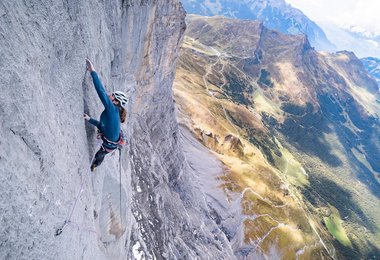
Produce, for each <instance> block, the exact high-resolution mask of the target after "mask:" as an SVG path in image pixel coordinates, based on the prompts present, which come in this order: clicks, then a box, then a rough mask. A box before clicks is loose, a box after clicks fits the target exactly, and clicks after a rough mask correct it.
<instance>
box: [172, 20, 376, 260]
mask: <svg viewBox="0 0 380 260" xmlns="http://www.w3.org/2000/svg"><path fill="white" fill-rule="evenodd" d="M187 22H188V28H187V32H186V37H185V42H184V45H183V47H182V51H181V55H180V62H179V68H178V69H177V74H176V79H175V85H174V86H175V92H174V93H175V98H176V103H177V105H178V107H179V111H180V113H179V118H180V120H181V122H182V124H183V125H185V126H186V127H187V128H189V129H190V130H191V131H192V132H193V134H194V135H195V136H197V138H198V139H199V140H200V141H201V142H203V144H204V145H205V146H207V147H208V148H209V149H211V150H213V151H214V152H216V154H217V155H218V157H219V159H220V160H221V161H222V162H223V163H224V164H225V165H226V167H227V168H228V169H229V170H228V171H227V172H226V174H225V175H223V176H220V177H219V180H220V182H221V184H220V185H221V187H222V188H223V189H224V191H225V194H226V197H227V198H228V199H229V201H230V203H231V207H232V208H235V207H240V210H241V213H242V215H243V216H244V217H242V218H240V217H239V218H238V219H239V220H240V221H241V223H242V225H241V226H240V227H239V228H237V229H236V225H233V226H232V227H235V228H231V225H230V224H229V221H228V220H224V219H223V218H222V220H221V222H220V224H219V225H220V226H221V228H222V230H225V233H226V234H227V236H228V237H229V239H230V241H231V243H232V247H233V249H234V252H235V255H236V256H238V257H248V256H252V257H265V256H266V257H268V256H269V255H273V254H274V255H277V256H280V255H281V256H283V257H284V258H285V259H294V258H298V257H304V258H305V259H310V258H316V259H320V258H322V257H328V255H330V256H331V257H336V258H347V259H349V258H351V259H352V258H370V257H374V256H378V255H379V254H380V251H379V248H380V240H379V227H380V219H379V217H378V216H379V213H380V212H379V211H378V207H377V206H376V205H379V203H380V198H379V195H378V194H380V193H379V191H380V182H379V180H380V176H379V174H380V169H379V167H380V165H379V164H378V162H379V161H380V157H379V151H380V149H379V148H380V143H379V141H378V138H377V137H376V136H378V134H379V133H380V124H379V115H380V106H379V105H380V104H378V103H377V102H375V100H376V99H377V98H378V87H377V84H376V82H375V81H374V80H373V79H372V78H370V77H369V76H368V75H367V74H366V72H365V69H364V67H363V65H362V63H361V62H360V60H358V59H357V58H356V57H355V56H354V55H353V54H352V53H350V52H339V53H336V54H328V53H318V52H316V51H315V50H313V49H312V48H311V47H310V44H309V43H308V41H307V39H306V37H305V36H302V35H298V36H289V35H283V34H281V33H278V32H276V31H272V30H268V29H266V28H265V27H264V26H263V25H262V24H261V23H260V22H255V21H239V20H234V19H227V18H222V17H211V18H207V17H199V16H188V18H187ZM239 198H240V199H239ZM285 205H286V206H285ZM258 216H266V217H267V218H264V219H262V221H263V222H261V221H260V223H259V222H257V221H258V219H257V217H258ZM288 228H290V230H291V232H290V231H289V230H288V231H286V230H287V229H288ZM290 234H291V235H290ZM334 237H335V238H336V239H334ZM295 241H298V242H295ZM285 245H294V247H291V248H290V247H287V246H285ZM333 248H335V249H333ZM334 252H335V253H334Z"/></svg>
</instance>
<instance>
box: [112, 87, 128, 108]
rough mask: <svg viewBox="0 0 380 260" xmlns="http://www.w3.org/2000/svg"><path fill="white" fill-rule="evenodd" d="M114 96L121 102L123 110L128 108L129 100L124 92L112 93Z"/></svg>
mask: <svg viewBox="0 0 380 260" xmlns="http://www.w3.org/2000/svg"><path fill="white" fill-rule="evenodd" d="M112 95H113V96H114V97H115V99H116V100H117V101H119V102H120V105H121V107H122V108H126V107H127V103H128V98H127V95H125V93H124V92H121V91H115V92H113V93H112Z"/></svg>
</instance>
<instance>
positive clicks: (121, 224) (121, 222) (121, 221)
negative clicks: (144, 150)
mask: <svg viewBox="0 0 380 260" xmlns="http://www.w3.org/2000/svg"><path fill="white" fill-rule="evenodd" d="M119 181H120V227H121V228H123V217H122V214H121V213H122V211H121V149H120V148H119Z"/></svg>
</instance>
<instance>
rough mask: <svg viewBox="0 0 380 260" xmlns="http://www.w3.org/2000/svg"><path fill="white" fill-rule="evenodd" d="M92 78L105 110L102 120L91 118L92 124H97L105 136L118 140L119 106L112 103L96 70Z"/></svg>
mask: <svg viewBox="0 0 380 260" xmlns="http://www.w3.org/2000/svg"><path fill="white" fill-rule="evenodd" d="M91 76H92V80H93V82H94V85H95V89H96V92H97V93H98V96H99V98H100V100H101V101H102V103H103V105H104V108H105V109H104V111H103V112H102V114H101V115H100V121H97V120H95V119H93V118H91V119H90V120H89V122H90V123H91V124H93V125H94V126H96V127H97V128H98V129H99V130H100V131H101V132H102V133H103V134H104V136H105V137H106V138H107V139H108V140H110V141H113V142H117V141H118V140H119V137H120V114H119V113H120V112H119V108H118V107H117V106H116V105H115V104H114V103H112V101H111V100H110V98H109V97H108V95H107V92H106V90H105V89H104V86H103V84H102V82H101V81H100V79H99V77H98V74H97V73H96V72H95V71H92V72H91Z"/></svg>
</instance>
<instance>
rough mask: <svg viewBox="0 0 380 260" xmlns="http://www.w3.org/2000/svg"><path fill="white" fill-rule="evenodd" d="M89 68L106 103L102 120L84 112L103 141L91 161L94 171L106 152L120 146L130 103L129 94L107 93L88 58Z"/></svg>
mask: <svg viewBox="0 0 380 260" xmlns="http://www.w3.org/2000/svg"><path fill="white" fill-rule="evenodd" d="M86 67H87V70H88V71H89V72H90V73H91V76H92V80H93V82H94V85H95V89H96V92H97V93H98V96H99V98H100V100H101V101H102V103H103V105H104V108H105V109H104V111H103V112H102V114H101V115H100V121H97V120H95V119H94V118H91V117H90V116H89V115H87V114H83V117H84V119H85V120H86V121H88V122H89V123H91V124H92V125H94V126H96V127H97V128H98V132H99V134H100V138H101V139H102V141H103V144H102V146H101V147H100V149H99V151H98V152H97V153H96V154H95V158H94V160H93V162H92V163H91V171H92V172H93V171H94V170H95V168H96V167H97V166H99V165H100V164H101V163H102V162H103V160H104V157H105V156H106V154H108V153H110V152H113V151H114V150H115V149H116V148H118V144H119V143H120V141H121V139H122V134H121V123H124V122H125V118H126V115H127V112H126V106H127V103H128V98H127V96H126V95H125V94H124V93H123V92H121V91H115V92H113V93H110V94H107V92H106V91H105V89H104V86H103V84H102V82H101V81H100V79H99V77H98V74H97V73H96V71H95V69H94V66H93V65H92V63H91V61H90V60H88V59H86Z"/></svg>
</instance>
